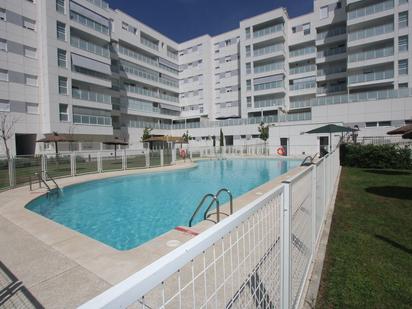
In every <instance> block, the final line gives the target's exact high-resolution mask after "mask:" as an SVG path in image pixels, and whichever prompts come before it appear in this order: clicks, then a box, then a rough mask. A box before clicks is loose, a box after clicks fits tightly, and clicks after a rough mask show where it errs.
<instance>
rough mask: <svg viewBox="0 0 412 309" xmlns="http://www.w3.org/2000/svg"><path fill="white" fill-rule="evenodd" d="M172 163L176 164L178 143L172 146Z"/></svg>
mask: <svg viewBox="0 0 412 309" xmlns="http://www.w3.org/2000/svg"><path fill="white" fill-rule="evenodd" d="M171 164H176V145H173V147H172V163H171Z"/></svg>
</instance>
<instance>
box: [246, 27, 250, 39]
mask: <svg viewBox="0 0 412 309" xmlns="http://www.w3.org/2000/svg"><path fill="white" fill-rule="evenodd" d="M246 39H250V27H248V28H246Z"/></svg>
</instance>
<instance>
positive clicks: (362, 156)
mask: <svg viewBox="0 0 412 309" xmlns="http://www.w3.org/2000/svg"><path fill="white" fill-rule="evenodd" d="M340 151H341V152H340V157H341V159H340V160H341V165H342V166H351V167H362V168H388V169H411V168H412V156H411V154H412V152H411V149H410V148H401V147H399V146H397V145H372V144H370V145H360V144H343V145H341V148H340Z"/></svg>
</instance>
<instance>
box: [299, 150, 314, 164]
mask: <svg viewBox="0 0 412 309" xmlns="http://www.w3.org/2000/svg"><path fill="white" fill-rule="evenodd" d="M317 154H318V153H315V154H314V155H313V156H307V157H305V158H304V159H303V161H302V163H301V164H300V166H309V165H311V164H313V159H315V157H316V155H317ZM308 159H309V162H306V161H307V160H308Z"/></svg>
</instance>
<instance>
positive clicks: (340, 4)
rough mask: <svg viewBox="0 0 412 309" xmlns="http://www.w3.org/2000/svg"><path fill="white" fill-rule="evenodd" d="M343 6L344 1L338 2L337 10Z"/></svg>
mask: <svg viewBox="0 0 412 309" xmlns="http://www.w3.org/2000/svg"><path fill="white" fill-rule="evenodd" d="M340 8H342V3H341V2H337V3H336V10H337V9H340Z"/></svg>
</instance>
